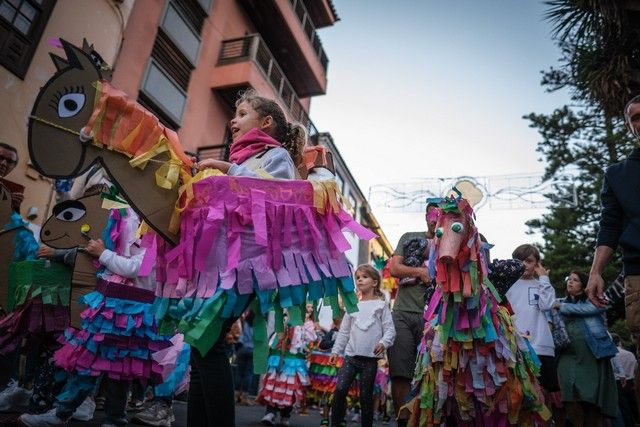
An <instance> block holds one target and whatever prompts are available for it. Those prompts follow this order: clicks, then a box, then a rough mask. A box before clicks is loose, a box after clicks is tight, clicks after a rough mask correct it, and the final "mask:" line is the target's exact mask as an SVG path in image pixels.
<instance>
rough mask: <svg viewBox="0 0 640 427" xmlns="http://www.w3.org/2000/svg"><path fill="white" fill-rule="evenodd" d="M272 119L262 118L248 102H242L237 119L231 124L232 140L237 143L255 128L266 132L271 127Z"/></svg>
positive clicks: (269, 117) (268, 117)
mask: <svg viewBox="0 0 640 427" xmlns="http://www.w3.org/2000/svg"><path fill="white" fill-rule="evenodd" d="M270 119H271V116H267V117H260V114H258V112H257V111H256V110H254V109H253V107H252V106H251V104H250V103H248V102H247V101H243V102H241V103H240V104H239V105H238V108H236V115H235V117H234V118H233V119H232V120H231V122H229V126H230V127H231V139H232V140H233V141H234V142H235V141H236V140H238V138H240V137H242V136H243V135H244V134H246V133H247V132H249V131H250V130H251V129H253V128H258V129H260V130H262V131H265V129H267V128H268V127H269V122H270ZM267 133H268V132H267Z"/></svg>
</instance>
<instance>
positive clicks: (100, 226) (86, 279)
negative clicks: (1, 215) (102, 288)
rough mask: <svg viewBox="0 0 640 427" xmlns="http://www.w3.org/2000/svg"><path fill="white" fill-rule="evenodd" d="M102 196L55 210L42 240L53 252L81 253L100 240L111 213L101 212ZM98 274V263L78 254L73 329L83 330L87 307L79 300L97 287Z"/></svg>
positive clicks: (44, 225)
mask: <svg viewBox="0 0 640 427" xmlns="http://www.w3.org/2000/svg"><path fill="white" fill-rule="evenodd" d="M102 200H103V198H102V194H101V193H100V192H96V193H95V194H89V195H86V196H84V197H81V198H79V199H77V200H66V201H64V202H61V203H58V204H57V205H56V206H55V207H54V208H53V214H52V215H51V216H50V217H49V218H48V219H47V220H46V221H45V223H44V224H43V225H42V230H41V231H40V240H41V241H42V243H44V244H45V245H47V246H50V247H52V248H54V249H79V248H82V247H84V246H85V244H86V243H87V242H88V241H89V239H94V240H97V239H99V238H101V233H102V231H103V230H104V229H105V228H106V226H107V221H108V218H109V211H108V210H107V209H103V208H102ZM97 271H98V267H97V263H96V262H95V259H94V258H93V257H92V256H91V255H89V254H88V253H86V252H83V251H82V250H78V251H77V253H76V257H75V264H74V266H73V275H72V278H71V283H72V285H71V300H70V310H71V326H74V327H80V324H81V319H80V313H81V312H82V310H83V309H84V305H83V304H80V302H79V301H80V299H81V298H82V297H83V296H84V295H86V294H88V293H89V292H91V291H93V290H94V288H95V287H96V283H97V278H96V272H97Z"/></svg>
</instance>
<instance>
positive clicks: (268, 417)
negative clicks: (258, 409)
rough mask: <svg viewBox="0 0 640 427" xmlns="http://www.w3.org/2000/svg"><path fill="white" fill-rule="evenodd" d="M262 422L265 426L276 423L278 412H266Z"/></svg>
mask: <svg viewBox="0 0 640 427" xmlns="http://www.w3.org/2000/svg"><path fill="white" fill-rule="evenodd" d="M260 422H261V423H262V425H265V426H272V425H275V423H276V414H272V413H271V412H268V413H266V414H265V416H264V417H262V419H261V420H260Z"/></svg>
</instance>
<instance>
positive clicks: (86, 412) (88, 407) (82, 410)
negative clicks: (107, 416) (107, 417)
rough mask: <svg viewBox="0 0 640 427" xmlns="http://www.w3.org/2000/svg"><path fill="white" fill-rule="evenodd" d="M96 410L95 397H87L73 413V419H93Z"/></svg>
mask: <svg viewBox="0 0 640 427" xmlns="http://www.w3.org/2000/svg"><path fill="white" fill-rule="evenodd" d="M95 411H96V402H94V401H93V398H91V397H87V398H86V399H84V400H83V401H82V403H81V404H80V406H78V407H77V408H76V410H75V411H74V412H73V415H71V419H72V420H78V421H91V420H92V419H93V413H94V412H95Z"/></svg>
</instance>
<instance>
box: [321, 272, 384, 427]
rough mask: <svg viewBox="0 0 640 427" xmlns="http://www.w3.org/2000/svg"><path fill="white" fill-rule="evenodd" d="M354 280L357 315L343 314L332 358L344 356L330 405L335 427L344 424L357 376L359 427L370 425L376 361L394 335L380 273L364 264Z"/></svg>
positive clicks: (332, 421) (333, 359)
mask: <svg viewBox="0 0 640 427" xmlns="http://www.w3.org/2000/svg"><path fill="white" fill-rule="evenodd" d="M355 277H356V287H357V288H358V291H359V293H360V301H359V302H358V312H356V313H352V314H345V316H344V318H343V319H342V324H341V325H340V331H339V332H338V337H337V338H336V342H335V344H334V345H333V350H332V355H331V359H332V362H333V363H335V362H336V361H337V360H338V355H340V354H342V353H343V352H344V353H345V358H344V362H343V364H342V367H341V368H340V370H339V371H338V382H337V385H336V391H335V394H334V398H333V404H332V405H331V425H332V426H336V427H337V426H343V425H345V422H344V416H345V401H346V397H347V394H348V393H349V388H350V386H351V383H352V382H353V379H354V378H355V377H356V375H357V374H358V373H359V374H360V407H361V411H362V418H361V420H362V426H371V425H373V389H374V383H375V379H376V372H377V369H378V359H380V358H382V357H384V352H385V350H386V349H388V348H389V347H390V346H391V345H392V344H393V341H394V339H395V336H396V330H395V327H394V326H393V319H392V318H391V310H390V309H389V306H388V305H387V302H386V301H385V299H384V295H383V294H382V291H381V290H380V282H381V278H380V273H378V271H377V270H376V269H375V268H373V267H372V266H370V265H367V264H363V265H360V266H359V267H358V268H357V269H356V274H355Z"/></svg>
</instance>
